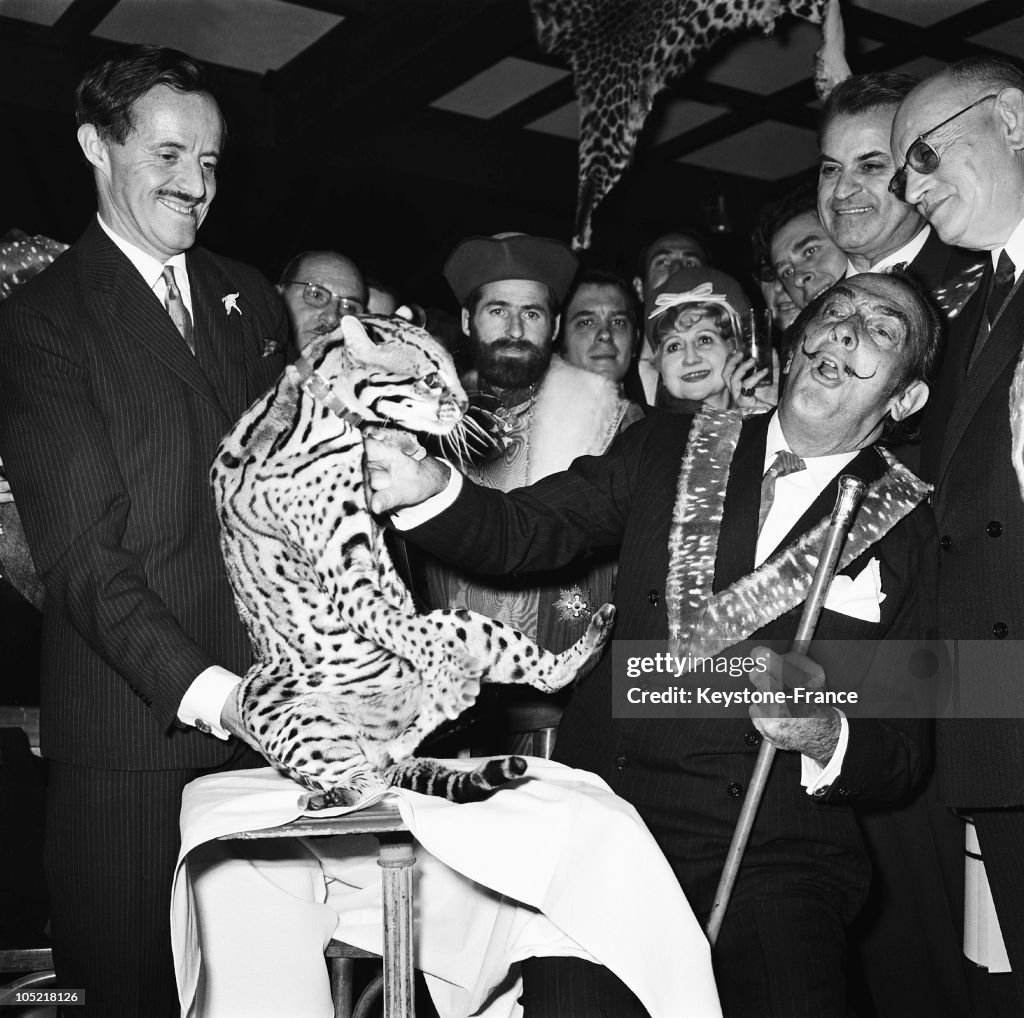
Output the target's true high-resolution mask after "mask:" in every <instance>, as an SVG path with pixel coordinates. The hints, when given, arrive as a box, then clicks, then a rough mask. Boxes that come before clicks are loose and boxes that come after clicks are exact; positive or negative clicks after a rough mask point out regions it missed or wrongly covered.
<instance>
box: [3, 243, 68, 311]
mask: <svg viewBox="0 0 1024 1018" xmlns="http://www.w3.org/2000/svg"><path fill="white" fill-rule="evenodd" d="M67 249H68V245H67V244H64V243H62V242H61V241H59V240H51V239H50V238H49V237H43V236H37V237H29V236H28V235H27V234H25V233H24V232H23V231H21V230H10V231H8V232H7V233H5V234H4V235H3V237H0V300H6V299H7V298H8V297H10V295H11V294H12V293H13V292H14V291H15V290H16V289H17V288H18V287H19V286H21V284H22V283H25V282H28V280H30V279H31V278H32V277H33V276H36V275H38V274H39V273H40V272H42V271H43V269H45V268H46V267H47V266H48V265H50V264H51V263H52V262H53V260H54V258H56V257H57V255H59V254H62V253H63V252H65V251H66V250H67Z"/></svg>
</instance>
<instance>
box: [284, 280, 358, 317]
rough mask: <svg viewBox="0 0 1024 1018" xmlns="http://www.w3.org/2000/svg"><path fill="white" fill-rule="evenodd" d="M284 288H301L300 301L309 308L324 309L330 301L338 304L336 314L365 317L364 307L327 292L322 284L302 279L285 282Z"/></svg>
mask: <svg viewBox="0 0 1024 1018" xmlns="http://www.w3.org/2000/svg"><path fill="white" fill-rule="evenodd" d="M285 286H301V287H302V288H303V289H302V299H303V300H304V301H305V302H306V303H307V304H308V305H309V306H310V307H311V308H325V307H327V305H328V304H330V303H331V301H332V300H336V301H337V302H338V312H339V314H342V315H365V314H366V305H365V304H364V303H363V302H362V301H361V300H357V299H356V298H355V297H345V296H343V295H342V294H340V293H335V292H334V291H333V290H329V289H328V288H327V287H326V286H324V285H323V284H322V283H310V282H307V281H306V280H304V279H288V280H285Z"/></svg>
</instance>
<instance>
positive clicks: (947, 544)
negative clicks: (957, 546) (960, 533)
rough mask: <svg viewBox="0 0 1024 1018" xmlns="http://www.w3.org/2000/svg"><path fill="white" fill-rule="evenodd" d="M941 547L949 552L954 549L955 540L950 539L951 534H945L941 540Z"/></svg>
mask: <svg viewBox="0 0 1024 1018" xmlns="http://www.w3.org/2000/svg"><path fill="white" fill-rule="evenodd" d="M939 547H940V548H941V549H942V550H943V551H949V549H950V548H952V547H953V538H952V537H950V536H949V534H943V535H942V537H940V538H939Z"/></svg>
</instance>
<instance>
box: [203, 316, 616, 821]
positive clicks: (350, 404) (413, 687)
mask: <svg viewBox="0 0 1024 1018" xmlns="http://www.w3.org/2000/svg"><path fill="white" fill-rule="evenodd" d="M310 369H312V373H310ZM332 407H333V409H332ZM465 407H466V397H465V394H464V392H463V391H462V388H461V386H460V385H459V382H458V378H457V376H456V374H455V369H454V366H453V364H452V362H451V359H450V358H449V356H448V354H447V353H446V352H445V351H444V350H443V349H442V348H441V347H440V346H439V345H438V344H437V343H436V342H435V341H434V340H433V339H432V338H431V337H430V336H429V334H428V333H426V332H425V331H423V330H422V329H419V328H416V327H415V326H412V325H410V324H408V323H405V322H403V321H401V320H400V319H397V318H382V317H373V316H367V317H365V318H362V319H360V320H359V321H358V322H357V321H356V320H355V319H346V320H345V321H344V323H343V329H341V328H340V329H338V330H337V331H336V332H335V333H332V334H331V335H330V336H326V337H323V338H321V339H319V340H317V342H316V343H314V344H313V345H312V346H310V347H308V348H307V349H306V351H305V355H304V361H300V363H299V365H298V366H296V365H293V366H290V367H289V368H287V369H286V370H285V372H284V374H283V375H282V376H281V378H280V380H279V381H278V382H277V384H276V385H275V386H274V387H273V388H272V389H271V390H270V391H269V392H268V393H266V395H264V396H263V397H262V398H261V399H259V400H258V401H257V402H256V403H254V404H253V406H252V407H250V408H249V410H248V411H246V413H245V414H244V415H243V416H242V418H241V419H240V420H239V421H238V423H237V424H236V425H235V427H234V428H233V429H232V431H231V432H230V434H228V436H227V437H226V438H225V439H224V441H223V442H222V443H221V446H220V448H219V449H218V451H217V455H216V458H215V459H214V463H213V467H212V470H211V480H212V483H213V490H214V495H215V498H216V502H217V508H218V513H219V516H220V521H221V544H222V548H223V552H224V558H225V561H226V563H227V568H228V574H229V576H230V577H231V582H232V585H233V587H234V591H235V598H236V601H237V603H238V607H239V610H240V612H241V615H242V618H243V619H244V621H245V623H246V625H247V627H248V630H249V635H250V638H251V640H252V644H253V648H254V651H255V655H256V658H257V663H256V664H255V665H254V666H253V667H252V668H251V669H250V670H249V671H248V672H247V673H246V675H245V678H244V681H243V682H242V684H241V686H240V688H239V691H238V705H239V712H240V715H241V717H242V719H243V722H244V724H245V726H246V728H247V730H248V731H250V732H251V733H252V734H253V735H254V736H255V738H256V740H257V741H258V743H259V745H260V748H261V750H262V752H263V754H264V755H265V756H266V757H267V759H268V760H269V761H270V762H271V763H273V764H274V765H275V766H276V767H278V768H279V769H280V770H282V771H283V772H284V773H286V774H288V775H289V776H291V777H292V778H294V779H296V780H297V781H299V782H301V783H302V784H303V785H305V786H306V787H307V788H309V789H311V790H313V792H314V793H315V794H314V795H313V796H311V797H310V801H311V802H312V803H313V804H316V805H325V804H329V803H351V802H355V801H358V800H360V799H362V798H363V797H365V796H367V795H369V794H372V793H374V792H376V791H379V790H381V789H383V788H385V787H388V786H390V785H396V784H398V785H402V786H404V787H411V788H418V789H419V790H421V791H431V792H432V793H434V794H442V795H447V796H448V797H449V798H453V799H455V800H457V801H465V800H468V799H472V798H482V797H484V796H486V795H489V794H490V793H491V792H492V791H493V790H494V788H495V787H497V786H498V785H500V784H501V783H503V782H505V781H507V780H509V779H511V778H512V777H514V776H516V775H517V774H520V773H522V771H523V769H524V768H525V762H524V761H523V760H522V759H521V758H516V757H511V758H506V759H503V760H498V761H492V762H490V763H489V764H487V765H485V766H484V767H481V768H478V769H477V770H476V771H470V772H466V771H458V770H454V769H452V768H450V767H449V766H447V765H445V764H443V763H441V762H439V761H431V760H424V759H420V758H411V754H412V753H413V751H414V750H415V749H416V747H417V746H418V745H419V743H420V742H421V741H422V739H423V738H424V736H426V735H427V734H428V733H429V732H431V731H432V730H433V729H434V728H436V727H437V726H438V725H439V724H440V723H441V722H443V721H445V720H446V719H450V718H454V717H456V716H458V715H459V714H460V713H461V712H462V711H463V710H465V709H466V708H467V707H468V706H469V705H470V704H472V703H473V702H474V700H475V699H476V697H477V694H478V692H479V689H480V682H481V681H482V680H487V681H492V682H521V683H529V684H531V685H533V686H536V687H537V688H539V689H544V690H554V689H559V688H561V687H562V686H564V685H566V684H567V683H569V682H571V681H572V680H573V678H575V676H576V675H577V674H578V672H579V671H580V670H581V669H582V668H584V667H585V666H587V665H589V664H590V663H591V661H592V660H593V659H595V658H596V656H597V654H598V653H599V651H600V648H601V646H602V645H603V644H604V642H605V640H606V639H607V636H608V633H609V629H610V625H611V621H612V619H613V616H614V609H613V608H612V607H611V606H610V605H609V606H606V607H605V608H604V609H602V610H601V611H600V612H598V613H597V614H596V615H595V616H594V619H593V620H592V622H591V625H590V628H589V629H588V631H587V633H586V634H585V635H584V637H583V638H582V639H581V640H580V641H579V642H578V643H577V644H575V645H574V646H573V647H571V648H569V650H567V651H565V652H564V653H563V654H561V655H558V656H555V655H553V654H550V653H548V652H547V651H544V650H541V649H539V648H538V647H537V646H536V645H535V644H534V643H532V642H531V641H530V640H529V639H527V638H526V637H525V636H523V635H522V634H521V633H519V632H517V631H515V630H513V629H510V628H509V627H507V626H504V625H502V624H501V623H499V622H495V621H492V620H490V619H487V618H484V617H483V616H480V615H476V614H474V613H472V612H469V611H465V610H456V611H434V612H429V613H426V614H420V613H417V611H416V610H415V608H414V606H413V603H412V598H411V596H410V594H409V592H408V590H407V589H406V588H405V586H404V585H403V583H402V581H401V579H400V578H399V576H398V575H397V573H396V572H395V570H394V567H393V566H392V563H391V560H390V558H389V557H388V553H387V551H386V549H385V546H384V540H383V534H382V533H381V530H380V528H379V527H378V526H377V525H376V524H375V522H374V520H373V519H372V517H371V515H370V513H369V511H368V508H367V498H366V495H365V493H364V488H363V459H364V454H363V433H364V432H363V429H364V428H366V427H367V426H368V425H369V426H371V427H373V426H374V425H379V424H381V423H383V422H393V423H395V424H398V425H401V426H402V427H403V428H406V429H409V431H419V432H427V433H433V434H446V433H450V432H452V431H453V429H455V428H457V427H458V425H459V422H460V419H461V418H462V415H463V411H464V410H465ZM382 434H383V435H384V436H396V438H395V439H394V440H395V441H399V442H403V441H404V442H406V443H408V444H411V445H413V446H415V444H416V443H415V440H414V439H413V438H412V437H411V435H409V434H408V433H407V432H395V431H394V430H393V429H387V430H386V431H384V432H383V433H382Z"/></svg>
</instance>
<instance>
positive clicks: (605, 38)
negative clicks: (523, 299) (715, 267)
mask: <svg viewBox="0 0 1024 1018" xmlns="http://www.w3.org/2000/svg"><path fill="white" fill-rule="evenodd" d="M827 3H828V0H531V7H532V10H533V16H534V22H535V25H536V29H537V39H538V42H539V43H540V46H541V48H542V49H543V50H544V51H545V52H547V53H550V54H552V55H553V56H557V57H559V58H560V59H563V60H565V61H566V62H567V63H568V64H569V66H570V67H571V68H572V72H573V79H574V85H575V90H576V96H577V99H578V101H579V107H580V141H579V193H578V195H577V204H576V231H575V237H574V238H573V246H574V247H575V248H577V249H579V248H585V247H588V246H589V244H590V221H591V216H592V215H593V211H594V209H595V208H596V207H597V205H598V204H599V203H600V201H601V200H602V199H603V198H604V196H605V195H606V194H607V193H608V192H609V191H610V190H611V189H612V187H613V186H614V185H615V184H616V183H617V182H618V180H619V178H620V177H621V176H622V174H623V173H624V172H625V171H626V168H627V167H628V165H629V162H630V159H631V158H632V156H633V150H634V148H635V147H636V140H637V137H638V135H639V134H640V130H641V128H642V127H643V125H644V120H645V119H646V118H647V114H648V113H650V111H651V107H652V105H653V104H654V99H655V97H656V96H657V94H658V93H659V92H660V91H661V90H662V89H663V88H665V86H666V85H667V84H668V82H670V81H672V80H673V79H676V78H679V77H681V76H682V75H683V74H685V73H686V71H687V70H689V68H690V67H691V66H692V65H693V62H694V61H695V60H696V59H697V57H699V56H700V55H701V54H702V53H704V52H706V51H707V49H708V48H709V47H710V46H711V45H713V44H714V43H715V42H717V41H718V39H720V38H721V37H723V36H725V35H728V34H730V33H733V32H738V31H742V30H745V29H752V28H760V29H762V30H763V31H764V32H770V31H771V29H772V28H773V26H774V25H775V21H776V19H777V18H779V17H780V16H781V15H783V14H793V15H796V16H797V17H800V18H804V19H806V20H808V21H813V22H816V23H820V22H821V20H822V17H823V12H824V9H825V7H826V5H827Z"/></svg>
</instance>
